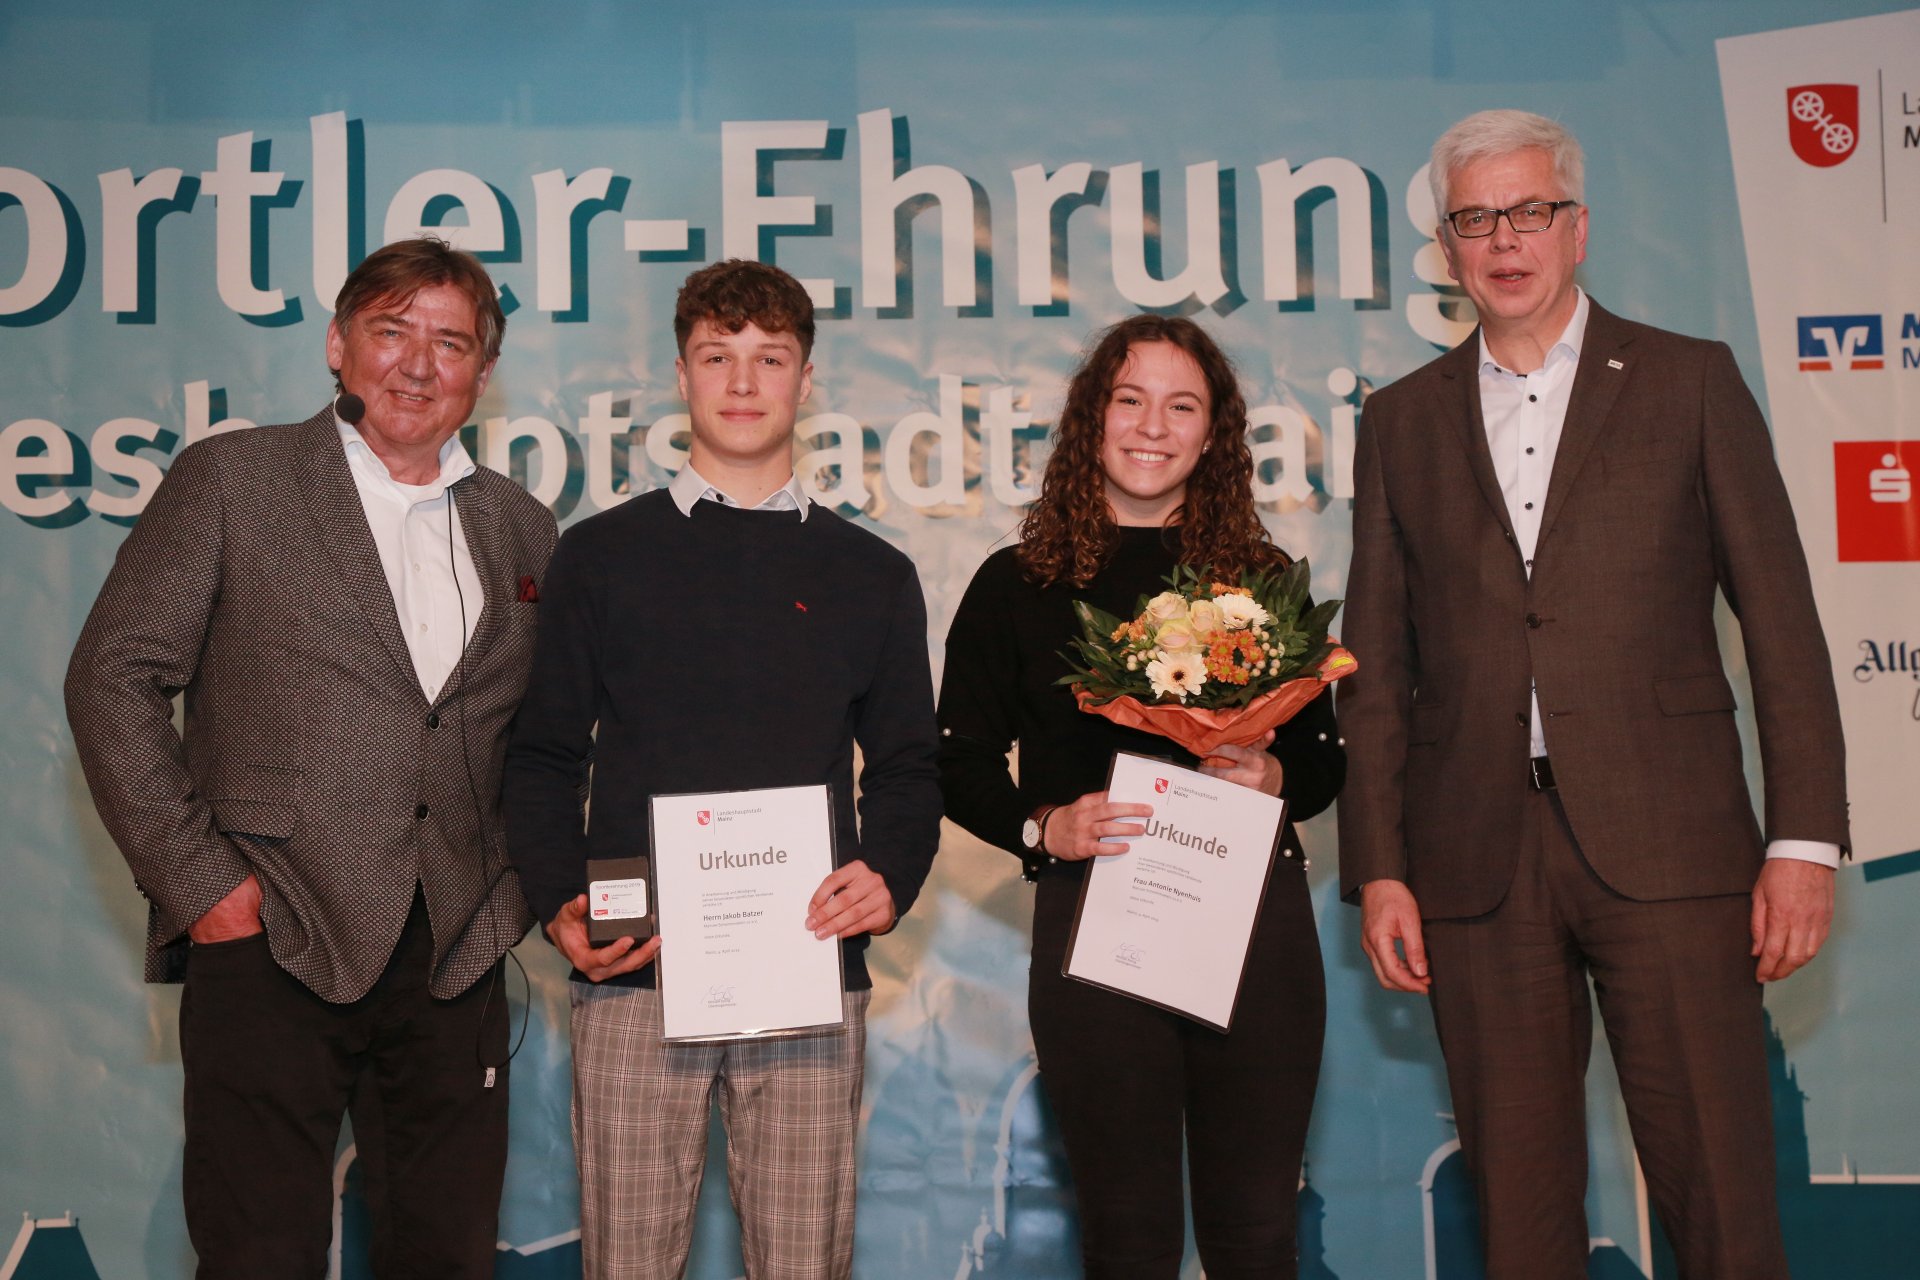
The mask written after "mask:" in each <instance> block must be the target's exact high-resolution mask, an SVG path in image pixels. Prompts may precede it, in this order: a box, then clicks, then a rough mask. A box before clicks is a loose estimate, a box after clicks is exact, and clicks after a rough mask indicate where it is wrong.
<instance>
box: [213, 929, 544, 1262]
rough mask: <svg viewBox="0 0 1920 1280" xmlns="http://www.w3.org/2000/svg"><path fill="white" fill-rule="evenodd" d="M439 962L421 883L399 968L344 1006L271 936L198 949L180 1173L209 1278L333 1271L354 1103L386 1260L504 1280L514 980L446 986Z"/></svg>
mask: <svg viewBox="0 0 1920 1280" xmlns="http://www.w3.org/2000/svg"><path fill="white" fill-rule="evenodd" d="M431 961H432V944H431V940H430V934H429V931H428V925H427V918H426V910H425V907H424V905H423V904H422V903H421V901H420V900H419V898H418V897H417V896H416V898H415V902H414V909H413V913H412V915H411V916H410V917H409V918H408V921H407V926H406V930H405V932H404V933H402V935H401V938H400V942H399V944H398V945H397V946H396V947H395V948H394V954H393V958H392V959H391V960H390V961H389V962H388V964H387V968H386V972H385V973H383V974H382V975H381V977H380V979H379V981H378V982H376V983H375V984H374V987H373V989H372V990H371V991H369V992H368V993H367V994H366V995H365V996H363V997H362V998H361V999H359V1000H356V1001H354V1002H353V1003H351V1004H329V1003H328V1002H327V1001H325V1000H322V999H321V998H320V997H319V996H316V995H314V994H313V992H311V991H309V990H308V989H307V988H306V987H305V986H303V985H302V984H301V983H300V981H299V980H298V979H296V978H294V977H293V976H292V975H290V974H288V973H287V972H286V971H285V970H284V969H282V968H280V966H279V965H277V964H275V963H274V961H273V957H272V955H271V954H270V953H269V952H268V950H267V942H266V935H265V934H255V935H253V936H252V937H250V938H242V939H239V940H238V941H234V942H221V943H213V944H211V945H206V946H195V947H194V948H193V954H192V958H191V960H190V962H189V964H188V966H187V982H186V990H185V992H184V993H183V994H182V996H181V1000H180V1051H181V1057H182V1059H183V1061H184V1064H185V1066H186V1129H187V1146H186V1161H185V1165H184V1167H183V1170H182V1174H181V1182H182V1191H183V1195H184V1199H185V1202H186V1215H187V1234H188V1236H189V1237H190V1238H191V1239H192V1241H193V1247H194V1249H195V1251H196V1252H197V1253H198V1254H199V1256H200V1266H199V1271H198V1275H199V1276H200V1277H201V1280H266V1278H268V1277H271V1278H272V1280H304V1278H305V1277H321V1276H324V1275H325V1274H326V1271H327V1249H328V1245H329V1243H330V1242H331V1240H332V1238H333V1167H334V1148H335V1146H336V1144H337V1143H338V1141H339V1137H340V1124H341V1119H342V1117H343V1116H344V1115H346V1114H347V1113H349V1112H351V1114H352V1116H353V1132H354V1141H355V1144H356V1146H357V1154H358V1160H359V1164H360V1169H361V1173H362V1176H363V1178H364V1181H365V1186H366V1194H367V1201H368V1208H369V1210H370V1214H371V1217H372V1220H373V1233H374V1238H373V1264H374V1273H375V1274H376V1275H377V1276H379V1277H380V1278H381V1280H400V1278H402V1277H421V1278H423V1280H424V1278H426V1277H432V1278H433V1280H445V1278H450V1277H475V1278H476V1280H481V1278H486V1280H490V1278H491V1277H492V1275H493V1267H494V1254H495V1247H496V1237H497V1221H498V1217H499V1206H500V1185H501V1181H502V1179H503V1177H504V1176H505V1172H506V1156H507V1072H506V1068H505V1066H504V1065H501V1066H499V1067H498V1069H497V1070H496V1071H495V1073H494V1079H493V1081H492V1084H491V1087H489V1085H488V1081H487V1079H486V1072H485V1070H484V1069H483V1068H482V1066H481V1065H480V1063H481V1061H482V1060H484V1061H485V1062H488V1063H495V1064H499V1063H502V1062H503V1060H504V1059H505V1057H506V1043H507V1010H506V993H505V991H504V989H503V987H502V984H500V983H498V982H494V981H490V980H489V979H482V980H481V981H479V982H477V983H475V984H474V985H473V987H471V988H470V989H469V990H467V991H466V992H464V993H463V994H461V995H459V996H457V997H455V998H454V999H452V1000H436V999H434V998H432V996H430V995H429V994H428V992H427V977H428V972H427V971H428V966H429V965H430V964H431ZM496 976H497V970H496ZM489 987H492V988H493V990H492V991H491V998H489V990H488V989H489Z"/></svg>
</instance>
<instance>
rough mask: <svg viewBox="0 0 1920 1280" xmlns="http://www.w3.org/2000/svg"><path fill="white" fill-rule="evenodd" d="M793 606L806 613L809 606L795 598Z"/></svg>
mask: <svg viewBox="0 0 1920 1280" xmlns="http://www.w3.org/2000/svg"><path fill="white" fill-rule="evenodd" d="M793 607H794V608H796V609H798V610H799V611H800V612H802V613H805V612H806V611H807V606H805V605H803V604H801V603H800V602H799V601H798V600H795V601H794V602H793Z"/></svg>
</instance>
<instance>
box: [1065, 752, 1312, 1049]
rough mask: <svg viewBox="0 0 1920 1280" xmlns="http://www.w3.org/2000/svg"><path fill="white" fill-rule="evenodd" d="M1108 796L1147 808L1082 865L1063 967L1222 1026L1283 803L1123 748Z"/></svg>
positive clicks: (1262, 894) (1236, 990)
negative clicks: (1117, 848) (1136, 829)
mask: <svg viewBox="0 0 1920 1280" xmlns="http://www.w3.org/2000/svg"><path fill="white" fill-rule="evenodd" d="M1107 798H1108V799H1110V800H1113V801H1115V802H1117V803H1121V804H1147V805H1152V806H1153V816H1152V817H1150V818H1146V819H1142V820H1139V821H1142V822H1143V824H1144V826H1145V827H1146V833H1145V834H1144V835H1139V836H1132V837H1129V838H1128V839H1127V840H1126V843H1127V844H1128V845H1129V846H1131V847H1130V848H1129V849H1128V851H1127V852H1126V853H1122V854H1115V855H1112V856H1103V857H1098V858H1095V859H1093V860H1092V865H1091V866H1089V867H1088V868H1087V876H1086V880H1085V881H1084V882H1083V883H1082V885H1081V890H1080V905H1079V907H1078V909H1077V910H1076V912H1075V915H1074V921H1073V934H1072V936H1071V938H1070V939H1069V940H1068V943H1067V959H1066V963H1065V964H1064V965H1063V966H1062V972H1064V973H1065V974H1066V976H1067V977H1069V978H1077V979H1079V980H1080V981H1082V982H1090V983H1092V984H1093V985H1094V986H1097V987H1105V988H1107V989H1108V990H1110V991H1117V992H1119V993H1120V994H1121V995H1126V996H1132V997H1133V998H1134V999H1136V1000H1144V1001H1146V1002H1147V1003H1148V1004H1154V1005H1159V1006H1160V1007H1161V1008H1163V1009H1169V1010H1171V1011H1173V1012H1174V1013H1178V1014H1182V1015H1184V1016H1185V1017H1189V1018H1192V1019H1193V1020H1195V1021H1196V1022H1202V1023H1205V1024H1206V1025H1207V1026H1210V1027H1213V1028H1215V1029H1217V1030H1220V1031H1226V1030H1228V1029H1229V1028H1230V1027H1231V1026H1232V1024H1233V1008H1234V1004H1235V1003H1236V1001H1237V999H1238V997H1239V994H1240V982H1241V978H1242V975H1243V974H1244V972H1245V970H1246V964H1247V948H1248V947H1249V945H1250V944H1251V943H1252V941H1253V927H1254V924H1255V922H1256V921H1257V920H1258V919H1259V918H1260V905H1261V903H1262V902H1263V901H1264V900H1265V898H1266V892H1267V881H1268V879H1269V878H1270V876H1271V875H1272V871H1273V855H1274V851H1275V850H1276V849H1277V848H1278V847H1279V843H1280V831H1281V824H1282V823H1283V822H1284V820H1285V818H1286V811H1287V806H1286V802H1285V801H1284V800H1280V799H1277V798H1276V797H1273V796H1269V795H1266V794H1264V793H1263V792H1259V791H1255V790H1253V789H1251V788H1249V787H1243V786H1240V785H1238V784H1237V783H1232V782H1224V781H1222V780H1221V779H1219V778H1212V777H1208V776H1207V775H1206V774H1204V773H1197V772H1195V771H1194V770H1192V769H1183V768H1180V767H1179V766H1177V765H1172V764H1168V763H1167V762H1166V761H1164V760H1155V759H1153V758H1151V757H1148V756H1138V755H1134V754H1132V753H1131V752H1126V751H1122V752H1118V753H1116V754H1115V755H1114V758H1113V767H1112V771H1111V773H1110V774H1109V777H1108V782H1107Z"/></svg>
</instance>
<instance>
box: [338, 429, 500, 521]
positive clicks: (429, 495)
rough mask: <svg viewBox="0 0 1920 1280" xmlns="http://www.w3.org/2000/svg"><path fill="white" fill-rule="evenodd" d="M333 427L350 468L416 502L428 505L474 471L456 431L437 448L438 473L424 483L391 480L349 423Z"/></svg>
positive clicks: (382, 461)
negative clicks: (355, 468)
mask: <svg viewBox="0 0 1920 1280" xmlns="http://www.w3.org/2000/svg"><path fill="white" fill-rule="evenodd" d="M334 425H335V426H336V427H338V428H339V429H340V446H341V448H343V449H345V450H346V452H347V462H348V463H349V464H350V465H352V466H355V467H357V468H359V469H360V470H362V471H363V472H365V473H366V474H368V475H370V476H373V477H376V478H378V479H380V480H384V481H386V482H387V483H388V484H390V485H393V486H394V487H395V488H396V489H398V490H400V491H401V492H403V493H405V494H407V495H408V496H409V497H411V498H413V500H414V501H416V502H432V501H434V500H436V499H438V498H439V497H440V495H441V494H443V493H445V492H446V491H447V490H448V489H449V488H450V487H452V486H453V485H456V484H458V483H459V482H460V481H462V480H465V479H466V478H467V477H468V476H470V475H472V474H473V473H474V472H475V471H476V470H478V468H477V467H475V466H474V462H473V455H471V454H469V453H468V452H467V447H466V446H465V445H463V444H461V443H460V436H459V433H458V432H456V433H454V434H453V435H450V436H448V437H447V442H446V443H445V444H443V445H441V446H440V474H439V475H438V476H437V477H435V478H434V479H433V480H430V481H428V482H427V483H426V484H405V483H403V482H401V481H399V480H395V479H394V478H393V473H392V472H391V471H389V470H387V464H386V462H385V461H384V460H383V459H382V458H381V457H380V455H379V454H377V453H375V452H374V451H373V446H372V445H370V444H368V443H367V440H366V437H365V436H363V435H361V434H360V432H359V430H358V429H357V428H356V427H355V426H354V425H353V424H352V423H350V422H347V421H344V420H342V419H340V418H338V417H336V418H335V419H334Z"/></svg>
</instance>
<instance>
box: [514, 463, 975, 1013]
mask: <svg viewBox="0 0 1920 1280" xmlns="http://www.w3.org/2000/svg"><path fill="white" fill-rule="evenodd" d="M539 625H540V635H539V640H538V643H537V645H536V648H535V653H534V662H533V673H532V676H531V677H530V679H529V681H528V684H527V694H526V698H525V700H524V701H522V702H521V704H520V714H519V718H518V719H517V720H516V722H515V725H514V733H513V741H512V744H511V745H510V746H509V747H508V750H507V762H506V778H505V807H506V821H507V848H508V853H509V854H510V856H511V858H512V860H513V864H514V866H515V867H516V868H518V870H519V873H520V885H521V889H522V890H523V891H524V892H525V894H526V898H527V903H528V905H529V906H531V907H532V908H533V910H534V913H535V914H536V915H538V916H539V918H540V919H541V920H542V921H550V920H552V919H553V917H554V916H555V915H556V914H557V913H558V912H559V910H560V908H561V907H562V906H563V905H564V904H565V903H567V902H568V901H570V900H571V899H572V898H573V897H574V895H576V894H578V893H581V892H583V891H584V890H585V889H586V884H587V877H586V861H587V859H588V858H589V857H593V858H619V857H632V856H635V855H639V854H645V853H647V852H648V851H649V848H650V841H649V835H648V822H647V813H648V804H647V802H648V797H649V796H652V795H656V794H671V793H675V792H689V791H733V790H745V789H749V788H760V787H794V786H810V785H813V784H817V783H825V784H827V786H828V788H829V790H830V792H831V795H832V805H833V816H834V831H835V836H836V841H837V846H838V847H837V849H836V854H837V858H838V861H839V863H840V864H842V865H844V864H845V863H847V862H849V861H852V860H853V859H855V858H860V859H864V860H865V862H866V864H867V865H868V866H869V867H871V868H872V869H873V870H874V871H877V872H879V873H880V875H881V877H882V878H883V879H885V881H886V883H887V888H888V890H889V891H890V892H891V893H892V895H893V904H894V907H895V909H896V910H897V911H898V912H899V913H900V914H901V915H905V914H906V912H907V909H908V908H909V907H911V906H912V905H913V901H914V898H915V897H916V896H917V895H918V893H919V892H920V886H921V885H922V883H924V881H925V880H926V877H927V872H928V870H929V868H930V867H931V866H932V863H933V855H934V851H935V849H936V848H937V847H938V845H939V838H940V837H939V831H940V795H939V788H938V781H937V777H936V774H935V768H934V727H933V716H932V709H933V685H932V679H931V672H930V671H929V669H928V665H927V649H926V630H927V624H926V603H925V601H924V600H923V599H922V598H921V594H920V580H919V578H918V576H917V575H916V574H915V573H914V569H913V563H912V561H910V560H908V559H907V557H906V556H905V555H903V554H901V553H900V552H899V551H897V550H895V549H894V548H892V547H890V546H888V545H887V544H886V543H885V542H883V541H881V540H880V539H879V538H877V537H875V536H874V535H873V534H871V533H869V532H867V531H866V530H864V529H861V528H859V527H858V526H856V525H853V524H850V523H849V522H847V521H846V520H843V519H841V518H840V517H839V516H837V515H835V514H834V513H833V512H831V511H828V510H826V509H824V508H821V507H817V506H816V507H814V508H812V509H811V510H810V511H809V512H808V514H807V517H806V519H805V520H804V521H803V520H802V519H801V518H800V516H799V514H798V513H796V512H790V511H789V512H779V511H742V510H739V509H737V508H731V507H725V506H722V505H721V504H720V503H718V502H699V503H696V504H695V505H694V508H693V512H692V514H691V515H683V514H681V512H680V510H679V508H678V507H676V506H675V505H674V503H673V499H672V497H671V496H670V495H669V494H668V493H667V492H666V491H665V490H656V491H654V492H651V493H647V494H643V495H641V496H640V497H637V498H634V499H633V500H632V501H630V502H628V503H625V504H624V505H622V506H619V507H616V508H614V509H613V510H611V511H607V512H603V513H601V514H600V515H597V516H594V517H593V518H591V519H588V520H583V521H581V522H580V523H579V524H577V525H575V526H573V527H572V528H570V529H568V530H567V532H566V533H565V535H564V536H562V538H561V539H560V547H559V549H558V550H557V551H556V552H555V553H554V557H553V562H552V564H551V566H550V567H549V568H548V570H547V576H546V580H545V581H544V582H543V583H542V585H541V599H540V617H539ZM855 743H858V744H859V746H860V750H861V758H862V765H861V772H860V799H859V806H858V807H859V822H858V824H856V822H855V804H854V792H853V748H854V745H855ZM589 764H591V766H592V774H591V778H592V793H591V799H592V811H591V821H590V822H589V821H588V815H587V812H586V810H585V809H584V807H583V804H582V801H583V797H585V795H586V792H587V783H588V776H589V775H588V767H589ZM793 927H794V928H795V929H799V928H801V927H802V924H801V921H800V919H799V918H797V917H796V919H795V920H794V922H793ZM866 945H867V939H866V937H865V936H864V935H862V936H860V937H857V938H853V939H850V940H848V941H846V942H844V943H843V944H842V946H841V959H842V967H843V971H844V977H845V980H846V984H847V989H848V990H860V989H863V988H865V987H867V986H869V985H870V982H869V979H868V976H867V969H866V961H865V959H864V957H863V955H862V952H863V951H864V950H865V949H866ZM653 974H654V966H652V965H648V966H646V967H645V968H643V969H641V970H640V971H638V972H637V973H632V974H626V975H622V976H621V977H618V978H612V979H609V980H608V981H609V982H613V983H618V984H621V985H626V986H646V987H650V986H652V985H653V980H654V979H653Z"/></svg>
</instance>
